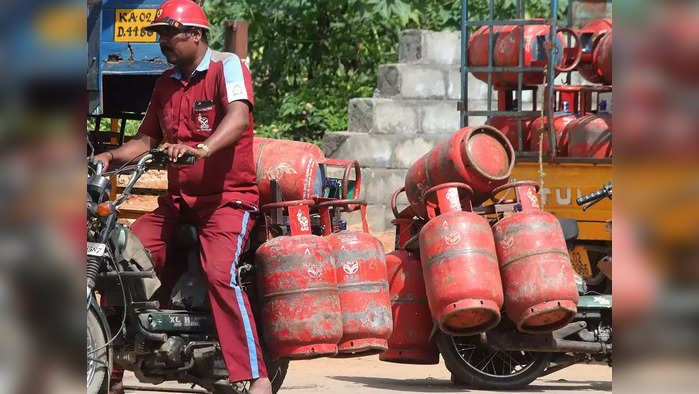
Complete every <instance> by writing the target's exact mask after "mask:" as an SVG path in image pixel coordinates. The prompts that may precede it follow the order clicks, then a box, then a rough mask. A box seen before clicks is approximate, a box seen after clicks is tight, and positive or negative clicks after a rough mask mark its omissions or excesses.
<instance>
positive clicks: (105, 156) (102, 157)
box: [94, 151, 112, 171]
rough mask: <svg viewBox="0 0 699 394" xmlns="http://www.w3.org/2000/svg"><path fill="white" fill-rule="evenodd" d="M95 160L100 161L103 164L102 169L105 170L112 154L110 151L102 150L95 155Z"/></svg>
mask: <svg viewBox="0 0 699 394" xmlns="http://www.w3.org/2000/svg"><path fill="white" fill-rule="evenodd" d="M94 160H95V162H97V161H101V162H102V163H103V164H104V168H103V169H102V171H107V170H108V169H109V162H110V161H112V154H111V153H110V152H108V151H107V152H102V153H100V154H99V155H95V158H94Z"/></svg>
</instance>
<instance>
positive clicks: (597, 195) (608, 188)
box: [575, 182, 612, 205]
mask: <svg viewBox="0 0 699 394" xmlns="http://www.w3.org/2000/svg"><path fill="white" fill-rule="evenodd" d="M611 196H612V183H611V182H609V183H607V184H606V185H604V186H602V188H601V189H599V190H597V191H594V192H592V193H588V194H585V195H584V196H581V197H579V198H577V199H576V200H575V202H576V203H577V204H578V205H584V204H587V203H589V202H592V201H595V200H601V199H603V198H605V197H610V198H611Z"/></svg>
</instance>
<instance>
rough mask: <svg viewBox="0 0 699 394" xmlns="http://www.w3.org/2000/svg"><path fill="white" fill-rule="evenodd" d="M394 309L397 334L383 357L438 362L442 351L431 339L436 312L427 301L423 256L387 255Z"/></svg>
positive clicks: (389, 339) (395, 253) (391, 359)
mask: <svg viewBox="0 0 699 394" xmlns="http://www.w3.org/2000/svg"><path fill="white" fill-rule="evenodd" d="M386 266H387V269H388V284H389V292H390V295H391V310H392V312H393V334H391V337H390V338H388V350H387V351H385V352H383V353H381V354H380V355H379V360H381V361H390V362H396V363H407V364H437V363H438V362H439V351H438V350H437V346H436V345H435V343H434V342H432V341H430V334H431V333H432V327H433V324H432V316H430V308H429V306H428V305H427V294H426V293H425V280H424V277H423V275H422V265H421V264H420V260H419V259H418V258H417V256H415V255H414V254H412V253H411V252H409V251H406V250H395V251H393V252H391V253H389V254H387V255H386Z"/></svg>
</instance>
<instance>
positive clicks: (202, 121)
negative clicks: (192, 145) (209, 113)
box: [197, 113, 211, 131]
mask: <svg viewBox="0 0 699 394" xmlns="http://www.w3.org/2000/svg"><path fill="white" fill-rule="evenodd" d="M197 120H198V121H199V130H204V131H210V130H211V127H210V126H209V118H207V117H206V116H204V115H202V114H201V113H198V114H197Z"/></svg>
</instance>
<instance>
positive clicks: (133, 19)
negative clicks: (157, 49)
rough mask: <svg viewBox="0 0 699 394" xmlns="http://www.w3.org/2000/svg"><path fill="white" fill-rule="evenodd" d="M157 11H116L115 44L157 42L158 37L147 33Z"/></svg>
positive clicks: (150, 32) (143, 9)
mask: <svg viewBox="0 0 699 394" xmlns="http://www.w3.org/2000/svg"><path fill="white" fill-rule="evenodd" d="M155 12H156V10H155V9H150V8H149V9H145V8H142V9H116V10H115V12H114V42H155V41H156V39H157V35H156V34H155V33H153V32H152V31H146V30H145V29H144V27H146V26H148V24H150V22H151V21H152V20H153V19H154V18H155Z"/></svg>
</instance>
